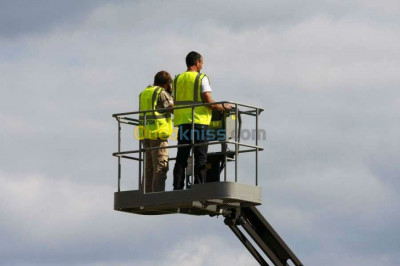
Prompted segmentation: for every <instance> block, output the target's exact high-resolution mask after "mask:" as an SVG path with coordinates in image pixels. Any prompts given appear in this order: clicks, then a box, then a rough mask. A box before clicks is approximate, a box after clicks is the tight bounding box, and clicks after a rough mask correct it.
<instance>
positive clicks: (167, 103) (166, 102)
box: [159, 91, 174, 113]
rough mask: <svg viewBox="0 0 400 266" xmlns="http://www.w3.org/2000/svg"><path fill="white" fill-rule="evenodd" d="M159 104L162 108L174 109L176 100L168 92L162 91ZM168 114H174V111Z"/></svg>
mask: <svg viewBox="0 0 400 266" xmlns="http://www.w3.org/2000/svg"><path fill="white" fill-rule="evenodd" d="M159 104H160V107H161V108H169V107H174V99H173V98H172V96H171V95H170V94H169V93H168V92H166V91H162V92H161V93H160V98H159ZM167 112H170V113H172V112H173V110H168V111H167Z"/></svg>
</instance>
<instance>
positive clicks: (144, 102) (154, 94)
mask: <svg viewBox="0 0 400 266" xmlns="http://www.w3.org/2000/svg"><path fill="white" fill-rule="evenodd" d="M162 90H163V89H162V88H160V87H157V86H149V87H147V88H146V89H144V90H143V91H142V92H141V93H140V95H139V110H140V111H145V110H153V111H150V112H146V113H141V114H140V115H139V138H140V139H166V138H168V137H169V136H170V135H171V133H172V120H171V114H170V113H160V112H158V111H157V110H156V105H157V101H158V98H159V96H160V93H161V91H162ZM144 118H146V125H144Z"/></svg>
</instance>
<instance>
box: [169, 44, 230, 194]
mask: <svg viewBox="0 0 400 266" xmlns="http://www.w3.org/2000/svg"><path fill="white" fill-rule="evenodd" d="M186 66H187V71H186V72H183V73H182V74H180V75H177V76H176V77H175V79H174V81H173V87H174V103H175V107H178V106H184V105H193V104H200V103H213V102H215V101H214V100H213V99H212V97H211V91H212V90H211V87H210V81H209V79H208V77H207V76H206V75H205V74H202V73H200V70H201V69H202V67H203V57H202V56H201V55H200V54H199V53H197V52H194V51H192V52H190V53H189V54H188V55H187V56H186ZM230 108H231V106H230V105H229V104H225V106H223V105H222V104H214V105H209V106H199V107H196V108H195V109H194V114H193V117H194V132H193V135H194V143H207V129H208V126H209V125H210V122H211V110H212V109H217V110H220V111H224V110H225V109H230ZM174 126H177V127H179V129H178V145H180V144H190V143H192V138H191V137H192V109H191V108H184V109H175V110H174ZM190 150H191V147H190V146H188V147H180V148H178V152H177V155H176V162H175V167H174V190H180V189H183V186H184V181H185V168H186V167H187V160H188V157H189V153H190ZM207 150H208V145H201V146H196V147H194V159H195V165H194V182H195V184H199V183H200V184H201V183H205V182H206V174H207V172H206V171H207V170H206V163H207Z"/></svg>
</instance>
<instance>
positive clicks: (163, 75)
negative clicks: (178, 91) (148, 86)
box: [154, 70, 172, 85]
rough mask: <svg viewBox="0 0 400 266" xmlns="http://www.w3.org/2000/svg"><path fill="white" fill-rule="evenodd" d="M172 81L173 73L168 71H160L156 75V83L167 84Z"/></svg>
mask: <svg viewBox="0 0 400 266" xmlns="http://www.w3.org/2000/svg"><path fill="white" fill-rule="evenodd" d="M170 83H172V78H171V75H170V74H169V73H168V72H167V71H164V70H162V71H160V72H158V73H157V74H156V75H155V76H154V85H165V84H170Z"/></svg>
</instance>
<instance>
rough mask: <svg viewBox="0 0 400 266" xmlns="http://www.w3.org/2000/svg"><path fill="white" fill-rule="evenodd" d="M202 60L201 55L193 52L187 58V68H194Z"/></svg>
mask: <svg viewBox="0 0 400 266" xmlns="http://www.w3.org/2000/svg"><path fill="white" fill-rule="evenodd" d="M200 59H201V54H199V53H198V52H195V51H191V52H190V53H188V55H187V56H186V66H187V67H191V66H194V65H195V64H196V63H197V61H200Z"/></svg>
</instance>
